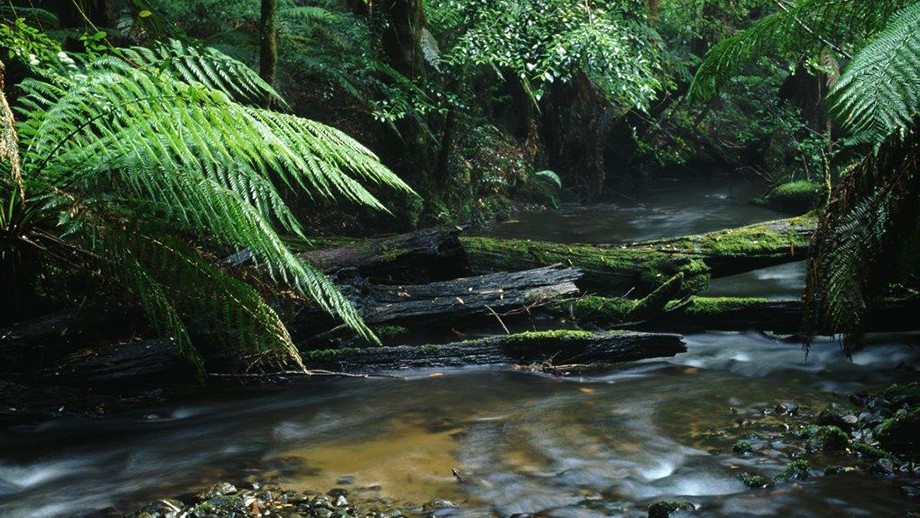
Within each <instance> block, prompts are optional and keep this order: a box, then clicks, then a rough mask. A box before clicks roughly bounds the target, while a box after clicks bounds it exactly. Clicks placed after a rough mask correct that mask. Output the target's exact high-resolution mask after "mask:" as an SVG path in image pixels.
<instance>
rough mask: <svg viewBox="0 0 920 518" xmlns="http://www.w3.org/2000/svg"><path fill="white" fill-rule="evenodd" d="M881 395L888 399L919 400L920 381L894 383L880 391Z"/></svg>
mask: <svg viewBox="0 0 920 518" xmlns="http://www.w3.org/2000/svg"><path fill="white" fill-rule="evenodd" d="M882 397H884V398H885V399H888V400H907V401H920V383H910V384H907V385H899V384H897V383H895V384H894V385H891V386H890V387H888V388H887V389H885V391H884V392H882Z"/></svg>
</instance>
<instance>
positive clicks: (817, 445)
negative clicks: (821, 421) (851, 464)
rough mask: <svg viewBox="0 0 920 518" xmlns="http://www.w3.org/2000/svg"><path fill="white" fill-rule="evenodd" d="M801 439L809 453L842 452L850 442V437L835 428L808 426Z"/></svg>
mask: <svg viewBox="0 0 920 518" xmlns="http://www.w3.org/2000/svg"><path fill="white" fill-rule="evenodd" d="M803 437H804V438H805V439H806V441H805V447H806V448H807V449H808V450H809V451H842V450H845V449H846V447H847V446H848V445H849V442H850V436H849V435H847V433H846V432H844V431H843V430H841V429H840V428H839V427H837V426H809V427H808V428H806V431H805V432H803Z"/></svg>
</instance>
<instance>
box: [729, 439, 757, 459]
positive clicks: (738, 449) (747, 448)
mask: <svg viewBox="0 0 920 518" xmlns="http://www.w3.org/2000/svg"><path fill="white" fill-rule="evenodd" d="M732 451H733V452H735V453H740V454H742V455H743V454H745V453H751V452H752V451H754V447H753V446H751V443H750V442H748V441H744V440H740V439H739V440H737V441H735V444H733V445H732Z"/></svg>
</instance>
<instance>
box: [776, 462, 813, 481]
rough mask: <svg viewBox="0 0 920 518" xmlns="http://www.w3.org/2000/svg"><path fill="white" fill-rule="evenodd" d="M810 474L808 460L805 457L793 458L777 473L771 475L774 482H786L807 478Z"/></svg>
mask: <svg viewBox="0 0 920 518" xmlns="http://www.w3.org/2000/svg"><path fill="white" fill-rule="evenodd" d="M809 476H810V473H809V465H808V461H807V460H805V459H799V460H794V461H792V462H790V463H789V464H787V465H786V468H785V469H783V471H781V472H780V473H779V474H778V475H776V476H775V477H773V481H774V482H787V481H789V480H808V477H809Z"/></svg>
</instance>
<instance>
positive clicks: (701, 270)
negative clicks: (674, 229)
mask: <svg viewBox="0 0 920 518" xmlns="http://www.w3.org/2000/svg"><path fill="white" fill-rule="evenodd" d="M460 241H461V243H462V245H463V247H464V248H465V249H466V251H467V255H468V257H469V260H470V265H471V266H472V268H473V270H474V271H514V270H521V269H525V268H535V267H539V266H549V265H552V264H562V265H565V266H571V267H574V268H578V269H579V270H581V271H582V274H583V277H582V279H581V280H580V281H579V285H580V286H582V287H585V286H587V287H589V288H590V289H592V290H593V291H596V292H600V293H625V292H626V291H629V290H630V289H634V293H635V295H636V296H637V297H641V296H645V295H647V294H648V293H650V292H651V291H653V290H655V289H656V288H658V287H659V286H660V285H661V284H662V283H663V282H664V281H665V280H667V279H669V278H671V277H672V276H674V275H675V274H677V273H678V272H683V273H684V277H685V282H686V283H687V285H688V290H689V289H699V288H700V287H703V286H705V285H706V284H707V283H708V272H709V268H708V267H707V266H706V264H705V263H703V262H702V261H700V260H699V259H698V258H694V257H687V256H682V255H675V254H671V253H665V252H662V251H658V250H653V249H648V248H645V247H631V248H619V247H599V246H593V245H568V244H562V243H549V242H542V241H528V240H520V239H491V238H485V237H461V238H460ZM684 293H685V294H686V295H689V294H691V292H689V291H686V290H685V291H684Z"/></svg>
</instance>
